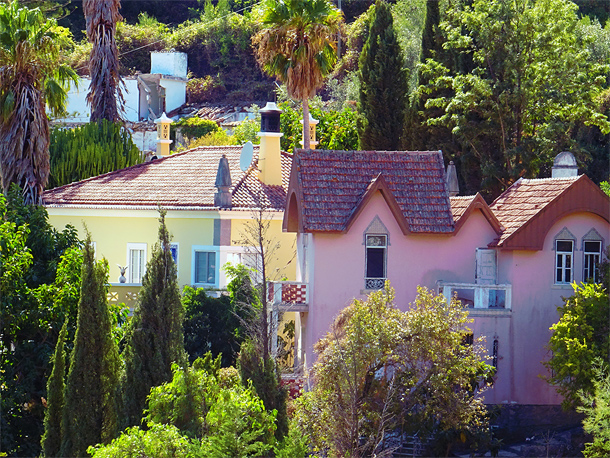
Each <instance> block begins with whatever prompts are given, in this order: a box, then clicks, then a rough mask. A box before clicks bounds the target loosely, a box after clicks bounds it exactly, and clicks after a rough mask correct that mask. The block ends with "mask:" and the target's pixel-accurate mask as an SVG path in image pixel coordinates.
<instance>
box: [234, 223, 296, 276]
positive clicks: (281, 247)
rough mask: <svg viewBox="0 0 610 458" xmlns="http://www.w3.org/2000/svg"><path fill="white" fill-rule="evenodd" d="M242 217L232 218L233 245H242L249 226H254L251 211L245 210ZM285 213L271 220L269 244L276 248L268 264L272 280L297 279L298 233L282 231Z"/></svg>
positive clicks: (268, 273) (268, 271) (268, 274)
mask: <svg viewBox="0 0 610 458" xmlns="http://www.w3.org/2000/svg"><path fill="white" fill-rule="evenodd" d="M244 213H245V214H244V215H242V216H241V217H240V218H233V219H232V220H231V241H230V243H231V245H233V246H240V245H241V244H242V243H243V242H242V241H243V239H244V238H250V236H248V235H247V234H248V227H252V225H253V224H254V220H253V219H252V217H253V214H252V213H251V212H244ZM282 218H283V213H277V214H276V215H273V219H272V220H271V221H269V230H268V232H267V234H268V238H269V241H268V246H269V247H276V248H274V256H272V259H270V262H269V265H268V266H267V277H268V278H269V279H270V280H272V281H280V280H282V279H286V280H289V281H294V280H295V279H296V234H293V233H289V232H282Z"/></svg>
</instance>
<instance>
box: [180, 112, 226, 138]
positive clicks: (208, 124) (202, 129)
mask: <svg viewBox="0 0 610 458" xmlns="http://www.w3.org/2000/svg"><path fill="white" fill-rule="evenodd" d="M174 126H175V127H176V128H179V129H180V130H181V132H182V135H184V136H185V137H188V138H190V139H195V138H200V137H204V136H206V135H207V134H209V133H211V132H218V131H219V130H221V129H220V127H219V126H218V124H217V123H216V122H215V121H212V120H210V119H203V118H199V117H197V116H194V117H192V118H182V119H181V120H179V121H178V122H177V123H175V124H174Z"/></svg>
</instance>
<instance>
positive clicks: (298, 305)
mask: <svg viewBox="0 0 610 458" xmlns="http://www.w3.org/2000/svg"><path fill="white" fill-rule="evenodd" d="M267 294H268V296H267V300H268V301H269V302H270V303H271V304H273V306H278V307H279V308H280V310H282V311H284V312H307V311H308V310H309V307H308V305H309V288H308V287H307V283H300V282H296V281H274V282H269V283H268V292H267Z"/></svg>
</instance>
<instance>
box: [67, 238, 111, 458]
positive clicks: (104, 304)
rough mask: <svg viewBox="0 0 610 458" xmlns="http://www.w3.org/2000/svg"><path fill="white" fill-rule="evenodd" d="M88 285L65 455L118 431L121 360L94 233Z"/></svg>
mask: <svg viewBox="0 0 610 458" xmlns="http://www.w3.org/2000/svg"><path fill="white" fill-rule="evenodd" d="M81 277H82V286H81V294H80V301H79V303H78V321H77V328H76V335H75V337H74V349H73V350H72V353H71V356H70V370H69V372H68V378H67V382H66V389H65V394H64V409H63V419H62V422H61V433H62V439H61V449H60V455H61V456H85V453H86V451H87V448H88V447H89V446H90V445H95V444H97V443H99V442H103V443H108V442H110V441H111V440H112V439H113V438H114V437H115V434H116V433H117V431H118V412H117V405H116V401H117V394H118V383H119V378H120V372H121V360H120V358H119V351H118V347H117V345H116V342H115V341H114V339H113V338H112V329H111V320H110V314H109V311H108V299H107V294H108V262H107V261H106V260H105V259H104V260H102V261H97V262H96V261H95V259H94V249H93V243H92V242H91V234H87V241H86V242H85V246H84V249H83V266H82V274H81Z"/></svg>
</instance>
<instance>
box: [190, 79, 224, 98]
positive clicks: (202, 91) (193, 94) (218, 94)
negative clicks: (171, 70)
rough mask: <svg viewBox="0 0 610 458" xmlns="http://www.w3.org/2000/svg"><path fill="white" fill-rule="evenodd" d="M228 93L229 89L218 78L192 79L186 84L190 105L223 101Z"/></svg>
mask: <svg viewBox="0 0 610 458" xmlns="http://www.w3.org/2000/svg"><path fill="white" fill-rule="evenodd" d="M226 92H227V88H225V86H224V84H223V83H222V81H221V80H220V78H219V77H218V76H211V75H206V76H204V77H203V78H191V79H190V80H188V82H187V83H186V97H187V100H188V101H189V103H203V102H214V101H217V100H219V99H222V97H224V95H225V94H226Z"/></svg>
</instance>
